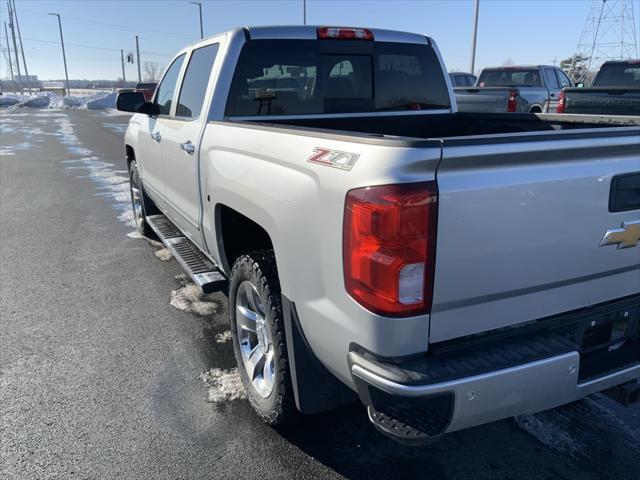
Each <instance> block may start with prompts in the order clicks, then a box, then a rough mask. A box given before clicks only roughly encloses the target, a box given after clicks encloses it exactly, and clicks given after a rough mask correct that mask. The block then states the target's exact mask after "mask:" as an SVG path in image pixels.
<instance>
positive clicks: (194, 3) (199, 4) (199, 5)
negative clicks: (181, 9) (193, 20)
mask: <svg viewBox="0 0 640 480" xmlns="http://www.w3.org/2000/svg"><path fill="white" fill-rule="evenodd" d="M189 3H192V4H193V5H197V6H198V13H200V38H204V30H202V3H201V2H189Z"/></svg>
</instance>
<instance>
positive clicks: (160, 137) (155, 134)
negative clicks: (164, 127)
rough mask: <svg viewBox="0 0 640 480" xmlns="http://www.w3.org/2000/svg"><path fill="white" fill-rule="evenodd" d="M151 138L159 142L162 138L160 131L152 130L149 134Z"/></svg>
mask: <svg viewBox="0 0 640 480" xmlns="http://www.w3.org/2000/svg"><path fill="white" fill-rule="evenodd" d="M151 138H153V139H154V140H155V141H156V142H158V143H160V140H162V136H161V135H160V132H153V133H152V134H151Z"/></svg>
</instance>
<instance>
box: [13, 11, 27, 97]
mask: <svg viewBox="0 0 640 480" xmlns="http://www.w3.org/2000/svg"><path fill="white" fill-rule="evenodd" d="M12 10H13V18H15V20H16V30H17V31H18V41H19V42H20V52H22V63H23V64H24V75H25V77H27V84H28V85H29V88H30V89H31V88H32V85H31V79H30V78H29V70H28V69H27V61H26V60H25V58H24V47H23V46H22V35H21V34H20V24H19V23H18V11H17V10H16V0H13V8H12Z"/></svg>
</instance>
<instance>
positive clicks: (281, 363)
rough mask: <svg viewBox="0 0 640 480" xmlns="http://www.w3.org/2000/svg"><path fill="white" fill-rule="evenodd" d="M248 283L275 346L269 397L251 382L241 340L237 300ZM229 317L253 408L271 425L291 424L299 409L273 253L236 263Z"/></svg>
mask: <svg viewBox="0 0 640 480" xmlns="http://www.w3.org/2000/svg"><path fill="white" fill-rule="evenodd" d="M247 280H248V281H250V282H251V283H252V284H253V286H255V288H256V291H257V293H258V296H259V299H260V301H261V303H262V306H263V309H264V317H265V323H266V324H267V325H268V329H269V334H270V338H271V345H272V346H273V354H274V361H273V364H274V371H275V380H274V382H273V389H272V390H271V393H270V394H269V395H268V396H267V397H266V398H265V397H263V396H262V395H260V394H259V393H258V391H257V390H256V388H255V387H254V385H253V383H252V382H251V380H250V379H249V376H248V374H247V370H246V368H245V364H244V361H243V358H242V353H241V349H240V340H239V337H238V329H237V310H236V300H237V295H238V288H239V286H240V285H241V284H243V283H244V282H245V281H247ZM229 316H230V322H231V335H232V338H233V350H234V353H235V357H236V362H237V364H238V372H239V373H240V378H241V379H242V384H243V386H244V389H245V391H246V393H247V397H248V399H249V402H250V403H251V406H252V407H253V409H254V410H255V411H256V413H257V414H258V416H259V417H260V418H261V419H262V420H263V421H264V422H265V423H267V424H268V425H272V426H276V425H283V424H285V423H288V422H289V421H290V420H292V419H293V418H294V417H295V414H296V409H295V403H294V396H293V387H292V385H291V377H290V372H289V360H288V355H287V343H286V339H285V330H284V319H283V315H282V301H281V296H280V282H279V281H278V272H277V269H276V260H275V256H274V254H273V251H272V250H260V251H257V252H252V253H250V254H248V255H243V256H241V257H240V258H238V259H237V260H236V261H235V263H234V264H233V268H232V270H231V280H230V286H229Z"/></svg>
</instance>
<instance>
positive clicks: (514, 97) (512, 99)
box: [507, 88, 520, 112]
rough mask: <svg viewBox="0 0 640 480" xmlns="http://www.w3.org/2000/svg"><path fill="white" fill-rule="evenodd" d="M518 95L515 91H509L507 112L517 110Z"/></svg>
mask: <svg viewBox="0 0 640 480" xmlns="http://www.w3.org/2000/svg"><path fill="white" fill-rule="evenodd" d="M519 94H520V93H519V92H518V90H516V89H513V88H512V89H511V90H509V99H508V101H507V112H515V111H516V110H517V109H518V95H519Z"/></svg>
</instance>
